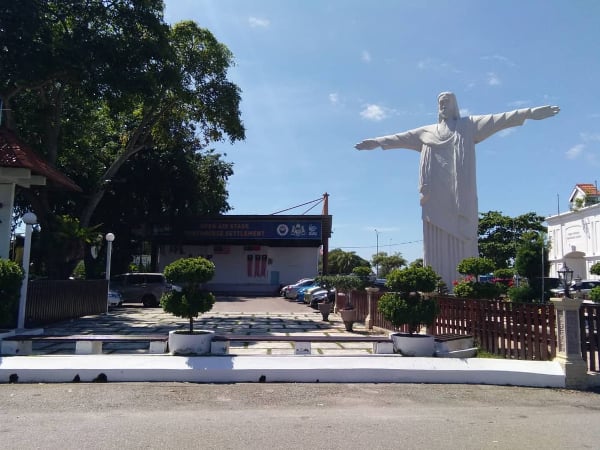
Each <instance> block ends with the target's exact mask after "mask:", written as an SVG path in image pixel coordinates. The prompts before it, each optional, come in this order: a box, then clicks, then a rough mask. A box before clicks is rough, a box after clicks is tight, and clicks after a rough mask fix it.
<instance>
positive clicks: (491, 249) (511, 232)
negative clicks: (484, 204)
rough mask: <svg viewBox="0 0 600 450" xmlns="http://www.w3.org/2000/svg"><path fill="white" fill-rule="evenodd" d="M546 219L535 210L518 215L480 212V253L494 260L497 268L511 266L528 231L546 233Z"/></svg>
mask: <svg viewBox="0 0 600 450" xmlns="http://www.w3.org/2000/svg"><path fill="white" fill-rule="evenodd" d="M544 220H545V219H544V217H542V216H539V215H537V214H536V213H534V212H529V213H526V214H522V215H520V216H517V217H510V216H504V215H502V213H500V212H499V211H488V212H485V213H480V217H479V255H480V256H481V257H485V258H488V259H491V260H492V261H494V267H495V268H497V269H505V268H509V267H511V266H512V265H513V263H514V261H515V259H516V256H517V249H518V247H519V246H520V245H521V241H522V238H523V236H524V235H525V234H526V233H528V232H535V233H538V234H539V233H546V231H547V228H546V227H545V226H544V225H543V222H544Z"/></svg>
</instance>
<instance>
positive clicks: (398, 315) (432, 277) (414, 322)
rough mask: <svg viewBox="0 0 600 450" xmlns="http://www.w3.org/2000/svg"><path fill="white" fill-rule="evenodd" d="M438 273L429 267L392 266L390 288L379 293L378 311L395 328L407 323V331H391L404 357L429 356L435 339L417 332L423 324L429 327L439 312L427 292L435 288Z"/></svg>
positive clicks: (399, 351) (389, 280) (388, 277)
mask: <svg viewBox="0 0 600 450" xmlns="http://www.w3.org/2000/svg"><path fill="white" fill-rule="evenodd" d="M438 279H439V277H438V275H437V274H436V273H435V272H434V270H433V269H432V268H431V267H416V266H413V267H407V268H404V269H395V270H393V271H391V272H390V273H389V274H388V276H387V281H386V287H387V288H388V289H389V290H390V291H389V292H386V293H385V294H383V295H382V296H381V298H380V299H379V303H378V306H377V308H378V310H379V312H380V313H381V314H382V315H383V317H384V318H385V319H386V320H388V321H389V322H390V323H391V324H392V325H393V326H394V327H395V328H397V329H399V328H400V327H402V326H407V328H408V333H406V332H398V333H393V334H391V337H392V341H393V342H394V351H396V352H397V353H402V355H404V356H432V355H433V353H434V349H435V340H434V337H433V336H432V335H428V334H420V331H421V328H422V327H423V326H432V325H433V323H434V320H435V317H436V315H437V313H438V304H437V301H436V300H435V298H434V297H433V296H431V295H428V294H427V293H431V292H433V291H434V290H435V289H436V286H437V283H438Z"/></svg>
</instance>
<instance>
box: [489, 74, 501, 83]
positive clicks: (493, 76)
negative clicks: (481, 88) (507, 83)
mask: <svg viewBox="0 0 600 450" xmlns="http://www.w3.org/2000/svg"><path fill="white" fill-rule="evenodd" d="M487 84H488V85H490V86H498V85H500V84H502V82H501V81H500V78H499V77H498V75H496V74H495V73H494V72H488V74H487Z"/></svg>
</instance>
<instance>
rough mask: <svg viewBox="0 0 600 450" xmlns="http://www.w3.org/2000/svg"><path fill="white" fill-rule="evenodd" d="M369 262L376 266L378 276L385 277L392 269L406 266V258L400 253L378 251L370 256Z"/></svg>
mask: <svg viewBox="0 0 600 450" xmlns="http://www.w3.org/2000/svg"><path fill="white" fill-rule="evenodd" d="M371 264H372V265H373V266H375V267H377V268H378V271H377V272H378V273H377V275H378V276H379V278H385V277H387V275H388V274H389V273H390V272H391V271H392V270H394V269H400V268H401V267H402V266H406V259H404V258H403V257H402V254H401V253H394V254H392V255H388V254H387V253H386V252H379V253H377V254H375V255H373V257H372V258H371Z"/></svg>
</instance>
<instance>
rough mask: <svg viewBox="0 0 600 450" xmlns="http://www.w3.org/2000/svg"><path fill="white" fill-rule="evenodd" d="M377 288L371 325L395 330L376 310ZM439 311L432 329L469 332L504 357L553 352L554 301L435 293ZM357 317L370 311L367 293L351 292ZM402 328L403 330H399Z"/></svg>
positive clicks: (482, 345)
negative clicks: (481, 297)
mask: <svg viewBox="0 0 600 450" xmlns="http://www.w3.org/2000/svg"><path fill="white" fill-rule="evenodd" d="M381 295H383V294H382V293H380V292H378V293H376V294H374V295H373V301H372V303H371V318H372V321H373V326H375V327H378V328H383V329H386V330H390V331H398V330H396V329H395V328H394V327H393V326H392V324H391V323H389V322H387V321H385V320H384V319H383V317H382V316H381V314H380V313H379V312H378V310H377V303H378V301H379V298H380V297H381ZM438 302H439V305H440V314H439V315H438V317H437V318H436V322H435V324H434V327H433V330H432V333H433V334H435V335H441V334H458V335H472V336H473V337H474V338H475V342H476V343H477V345H478V346H479V347H480V348H481V349H482V350H484V351H486V352H488V353H492V354H494V355H499V356H503V357H505V358H514V359H525V360H550V359H552V358H554V357H555V356H556V341H557V338H556V331H555V325H556V314H555V312H554V305H552V304H549V305H540V304H535V303H524V304H520V303H510V302H503V301H496V300H473V299H462V298H456V297H438ZM352 303H353V304H354V306H355V307H356V310H357V320H358V321H359V322H364V320H365V318H366V317H367V315H368V314H369V311H368V300H367V293H366V292H360V291H355V292H353V293H352ZM401 331H404V330H401Z"/></svg>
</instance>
